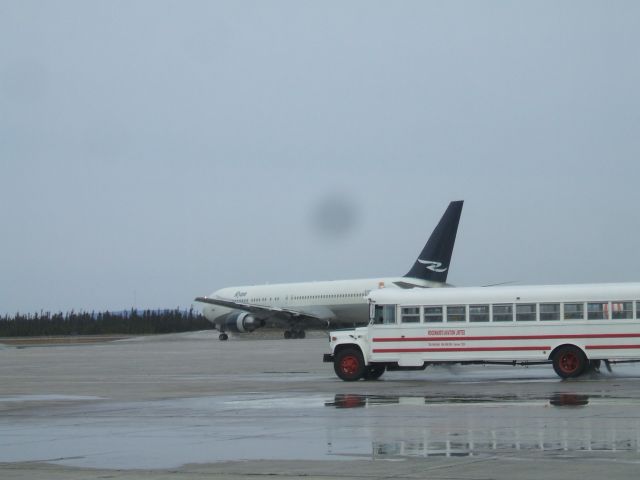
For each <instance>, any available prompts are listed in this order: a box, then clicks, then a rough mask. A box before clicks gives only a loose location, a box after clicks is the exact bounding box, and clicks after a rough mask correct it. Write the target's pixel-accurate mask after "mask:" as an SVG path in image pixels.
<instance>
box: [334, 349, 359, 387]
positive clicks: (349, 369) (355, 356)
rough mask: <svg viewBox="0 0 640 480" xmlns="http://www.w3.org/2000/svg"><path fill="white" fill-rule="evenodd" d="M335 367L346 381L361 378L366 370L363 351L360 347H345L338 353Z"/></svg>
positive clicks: (337, 373)
mask: <svg viewBox="0 0 640 480" xmlns="http://www.w3.org/2000/svg"><path fill="white" fill-rule="evenodd" d="M333 369H334V370H335V372H336V375H337V376H338V377H339V378H341V379H342V380H344V381H346V382H353V381H356V380H360V379H361V378H362V377H363V376H364V372H365V365H364V358H363V357H362V352H361V351H360V349H358V348H353V347H348V348H343V349H342V350H340V351H339V352H338V353H336V356H335V360H334V361H333Z"/></svg>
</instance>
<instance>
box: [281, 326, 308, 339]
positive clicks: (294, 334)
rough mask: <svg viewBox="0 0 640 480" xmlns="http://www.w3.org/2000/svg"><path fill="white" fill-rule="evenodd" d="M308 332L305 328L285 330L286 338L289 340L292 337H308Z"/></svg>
mask: <svg viewBox="0 0 640 480" xmlns="http://www.w3.org/2000/svg"><path fill="white" fill-rule="evenodd" d="M306 336H307V334H306V333H305V331H304V330H293V329H292V330H285V331H284V338H286V339H287V340H289V339H290V338H304V337H306Z"/></svg>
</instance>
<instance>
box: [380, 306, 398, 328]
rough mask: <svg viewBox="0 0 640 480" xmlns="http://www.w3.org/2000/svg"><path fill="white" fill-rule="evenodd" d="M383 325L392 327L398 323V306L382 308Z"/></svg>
mask: <svg viewBox="0 0 640 480" xmlns="http://www.w3.org/2000/svg"><path fill="white" fill-rule="evenodd" d="M382 323H383V324H385V325H392V324H394V323H396V306H395V305H383V306H382Z"/></svg>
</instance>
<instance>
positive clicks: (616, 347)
mask: <svg viewBox="0 0 640 480" xmlns="http://www.w3.org/2000/svg"><path fill="white" fill-rule="evenodd" d="M584 348H586V349H587V350H619V349H634V348H640V345H585V347H584Z"/></svg>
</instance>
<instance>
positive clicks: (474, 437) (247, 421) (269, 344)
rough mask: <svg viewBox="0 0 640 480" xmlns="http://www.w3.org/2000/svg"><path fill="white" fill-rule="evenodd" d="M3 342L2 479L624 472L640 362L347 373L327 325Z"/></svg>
mask: <svg viewBox="0 0 640 480" xmlns="http://www.w3.org/2000/svg"><path fill="white" fill-rule="evenodd" d="M107 340H108V341H105V342H102V343H100V342H97V343H90V344H87V343H77V344H69V343H62V344H60V343H59V342H46V341H45V342H41V343H40V344H35V345H34V344H29V345H25V344H20V342H18V343H17V344H16V342H14V343H13V344H12V345H4V346H0V478H2V479H27V478H28V479H36V480H38V479H52V480H57V479H71V480H74V479H98V478H116V479H168V478H177V479H200V478H220V479H244V478H247V479H248V478H252V479H255V478H256V477H260V476H269V477H286V478H303V477H304V478H305V479H327V478H339V479H360V478H363V477H366V478H374V479H376V478H391V477H393V478H428V479H513V478H518V479H523V480H526V479H536V480H538V479H540V478H545V479H554V478H558V479H560V478H562V479H566V478H581V479H582V480H589V479H601V478H603V477H606V478H608V479H617V478H620V479H623V478H624V479H628V478H636V477H637V472H638V469H639V468H640V409H639V408H638V407H640V364H625V365H614V367H613V372H607V371H603V372H593V373H590V374H588V375H585V376H583V377H581V378H579V379H574V380H561V379H559V378H558V377H557V376H556V375H555V373H554V372H553V369H552V368H551V366H550V365H540V366H535V367H529V368H524V367H505V366H452V367H429V368H427V369H426V370H425V371H418V372H386V373H385V374H384V375H383V376H382V378H381V379H380V380H378V381H370V382H365V381H359V382H343V381H341V380H339V379H338V378H337V377H336V376H335V374H334V372H333V369H332V366H331V365H330V364H326V363H323V362H322V354H323V353H326V352H327V351H328V350H327V349H328V340H327V338H326V334H325V333H322V332H311V333H310V334H308V337H307V339H304V340H284V339H280V338H279V334H276V333H272V332H263V333H260V334H251V335H245V336H236V337H232V338H231V339H230V340H229V341H227V342H219V341H218V340H217V332H213V331H205V332H192V333H184V334H174V335H158V336H148V337H135V338H128V339H119V340H114V339H107ZM0 342H2V340H1V339H0Z"/></svg>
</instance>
